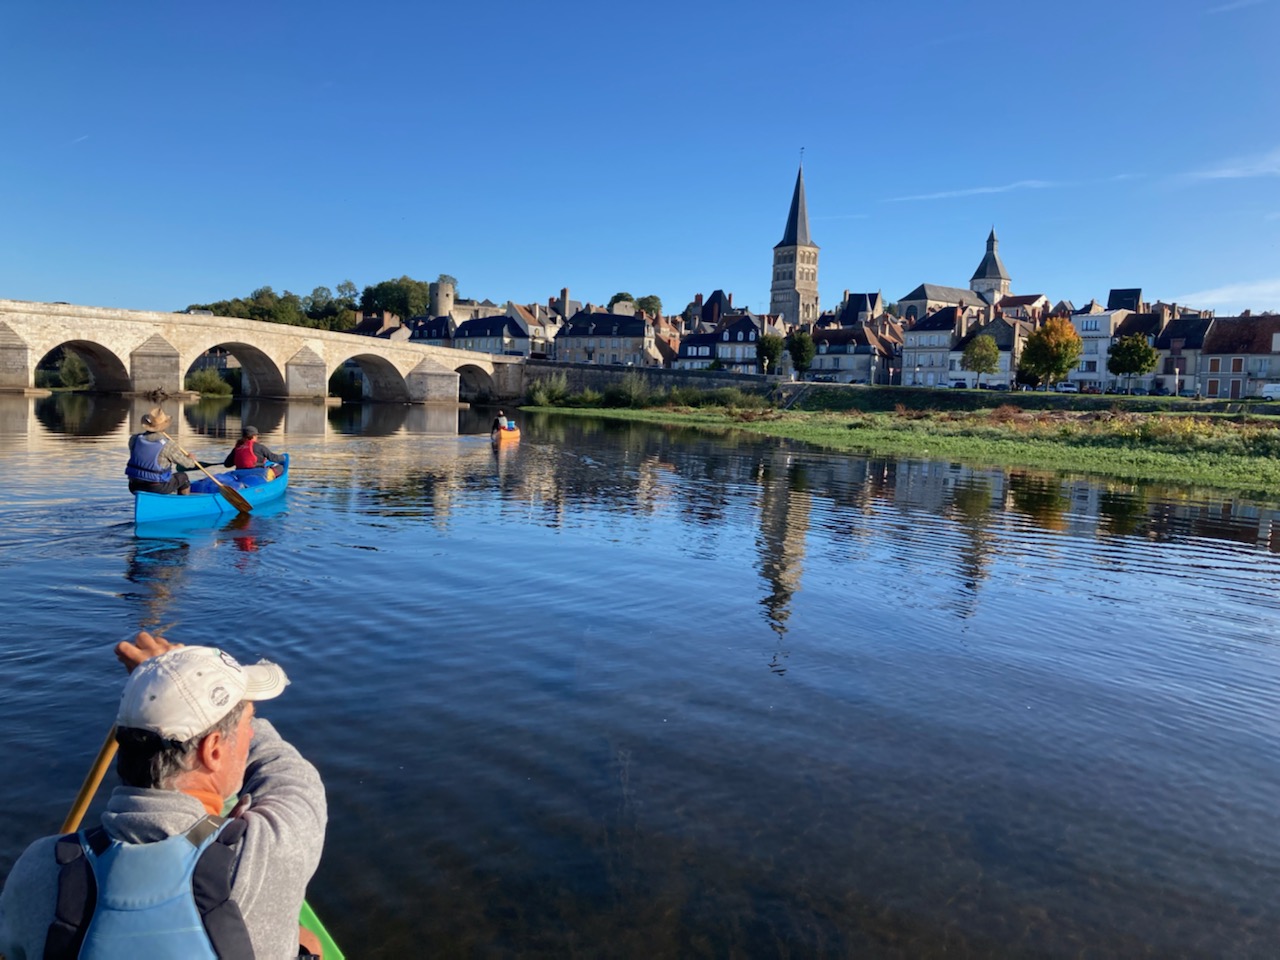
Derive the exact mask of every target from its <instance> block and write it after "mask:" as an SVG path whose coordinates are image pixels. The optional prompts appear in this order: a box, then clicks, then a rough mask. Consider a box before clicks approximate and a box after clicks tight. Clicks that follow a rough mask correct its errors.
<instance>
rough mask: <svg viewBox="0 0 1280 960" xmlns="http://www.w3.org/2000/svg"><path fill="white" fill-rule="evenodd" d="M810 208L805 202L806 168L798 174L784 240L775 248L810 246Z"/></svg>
mask: <svg viewBox="0 0 1280 960" xmlns="http://www.w3.org/2000/svg"><path fill="white" fill-rule="evenodd" d="M810 242H811V241H810V240H809V208H808V207H806V206H805V202H804V167H803V166H801V167H800V172H799V173H797V174H796V189H795V192H794V193H792V194H791V212H790V213H788V214H787V228H786V229H785V230H783V231H782V240H781V241H780V242H779V243H778V244H777V245H776V246H775V247H774V249H777V247H797V246H809V245H810Z"/></svg>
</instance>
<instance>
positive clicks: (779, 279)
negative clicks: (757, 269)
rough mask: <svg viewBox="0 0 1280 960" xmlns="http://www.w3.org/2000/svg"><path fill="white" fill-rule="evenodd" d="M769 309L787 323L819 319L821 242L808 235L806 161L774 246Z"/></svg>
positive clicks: (798, 175)
mask: <svg viewBox="0 0 1280 960" xmlns="http://www.w3.org/2000/svg"><path fill="white" fill-rule="evenodd" d="M769 312H770V313H773V314H781V316H782V319H783V322H784V323H786V324H798V323H813V322H814V321H815V320H817V319H818V245H817V244H816V243H814V242H813V240H812V239H811V238H810V236H809V209H808V207H807V205H806V204H805V198H804V166H803V164H802V165H801V167H800V170H799V172H797V173H796V188H795V190H794V191H793V192H792V194H791V210H790V211H789V212H788V213H787V226H786V229H784V230H783V231H782V240H781V241H780V242H779V243H777V244H775V245H774V248H773V284H772V286H771V287H770V290H769Z"/></svg>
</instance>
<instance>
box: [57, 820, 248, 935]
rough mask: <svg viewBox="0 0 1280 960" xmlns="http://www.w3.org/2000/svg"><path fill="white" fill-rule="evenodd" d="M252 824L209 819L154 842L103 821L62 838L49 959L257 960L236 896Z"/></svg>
mask: <svg viewBox="0 0 1280 960" xmlns="http://www.w3.org/2000/svg"><path fill="white" fill-rule="evenodd" d="M244 828H245V823H244V821H243V820H228V819H226V818H223V817H205V818H204V819H202V820H200V821H199V822H198V823H196V825H195V826H194V827H192V828H191V829H190V830H188V831H187V832H186V833H182V834H177V835H175V836H172V837H168V838H166V839H164V840H157V841H156V842H154V843H124V842H122V841H120V840H113V839H111V837H110V836H108V834H107V832H106V831H105V830H104V829H103V828H102V827H95V828H93V829H92V830H82V831H80V832H79V833H72V834H68V835H67V836H65V837H61V838H60V839H59V840H58V842H57V844H56V845H55V847H54V851H55V855H56V857H57V860H58V863H59V864H61V865H62V870H61V872H60V873H59V876H58V906H57V912H56V917H55V919H54V922H53V923H52V924H50V925H49V932H48V934H47V935H46V938H45V948H44V958H45V960H73V958H82V960H141V958H146V960H217V958H223V960H242V958H243V960H252V958H253V944H252V943H251V941H250V940H249V931H248V928H247V927H245V924H244V917H243V916H242V915H241V913H240V907H239V905H238V904H236V903H235V902H233V901H232V900H231V899H230V897H231V874H232V870H233V869H234V867H235V862H236V851H235V849H234V845H235V844H236V843H238V842H239V840H240V838H241V837H242V836H243V835H244Z"/></svg>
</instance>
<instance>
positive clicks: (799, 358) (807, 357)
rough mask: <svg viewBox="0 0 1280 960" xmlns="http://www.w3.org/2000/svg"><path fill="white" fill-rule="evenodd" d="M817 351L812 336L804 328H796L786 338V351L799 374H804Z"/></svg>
mask: <svg viewBox="0 0 1280 960" xmlns="http://www.w3.org/2000/svg"><path fill="white" fill-rule="evenodd" d="M817 352H818V348H817V347H816V346H815V345H814V343H813V337H811V336H810V335H809V333H808V332H807V331H805V330H797V331H796V332H795V333H793V334H792V335H791V336H790V337H788V338H787V353H789V354H791V364H792V366H794V367H795V368H796V373H797V374H798V375H799V376H802V377H803V376H804V375H805V373H806V372H807V371H808V369H809V365H810V364H811V363H813V357H814V354H816V353H817Z"/></svg>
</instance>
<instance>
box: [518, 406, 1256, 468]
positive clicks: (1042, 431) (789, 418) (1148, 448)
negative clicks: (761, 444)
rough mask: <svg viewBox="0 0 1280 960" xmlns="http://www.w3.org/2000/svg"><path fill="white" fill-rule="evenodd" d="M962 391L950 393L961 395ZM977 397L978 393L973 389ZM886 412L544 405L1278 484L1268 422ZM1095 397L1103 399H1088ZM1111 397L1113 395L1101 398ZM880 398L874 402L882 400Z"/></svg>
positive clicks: (1009, 462) (1116, 412)
mask: <svg viewBox="0 0 1280 960" xmlns="http://www.w3.org/2000/svg"><path fill="white" fill-rule="evenodd" d="M961 392H963V391H956V393H961ZM974 392H975V393H976V392H977V391H974ZM861 393H863V394H864V395H874V394H877V393H878V394H881V395H887V396H888V397H889V398H893V397H895V396H896V397H897V400H898V402H897V404H896V408H895V409H893V410H891V411H884V410H876V411H873V412H866V411H864V410H860V409H854V410H847V409H846V410H818V411H789V410H788V411H778V410H775V409H756V408H738V407H697V408H693V407H674V406H673V407H662V408H647V409H575V410H566V409H564V408H560V407H556V408H535V409H546V410H547V411H548V412H556V413H563V414H569V415H579V416H594V417H608V418H611V419H621V420H629V421H637V422H644V423H655V424H664V425H678V426H690V427H697V428H700V429H704V430H714V431H728V430H741V431H745V432H747V433H754V434H758V435H761V436H769V437H782V438H786V439H790V440H798V441H801V442H804V443H810V444H813V445H815V446H818V447H823V448H826V449H829V450H841V451H848V452H854V453H870V454H891V455H896V456H910V457H931V458H937V459H948V460H956V461H961V462H967V463H970V464H974V465H981V466H1023V467H1034V468H1041V469H1049V470H1058V471H1067V472H1074V473H1085V474H1096V475H1100V476H1109V477H1115V478H1117V479H1123V480H1129V481H1161V482H1171V483H1182V484H1192V485H1196V486H1205V487H1216V488H1221V489H1228V490H1237V491H1249V492H1254V493H1259V492H1264V493H1273V492H1275V491H1277V490H1280V425H1278V424H1277V422H1276V421H1275V420H1274V419H1273V418H1271V417H1266V418H1260V417H1249V416H1244V415H1235V416H1223V415H1216V416H1214V415H1205V414H1202V413H1198V412H1196V408H1195V407H1187V408H1186V410H1185V412H1182V411H1180V410H1179V405H1178V404H1177V401H1176V400H1174V401H1172V403H1173V406H1172V407H1171V408H1169V409H1170V412H1167V413H1145V412H1135V411H1134V410H1133V409H1121V406H1122V405H1117V404H1114V403H1112V404H1107V403H1105V402H1102V403H1096V404H1089V405H1088V406H1091V407H1093V409H1079V408H1078V405H1075V404H1064V403H1060V402H1058V401H1061V400H1064V399H1070V398H1059V397H1050V398H1049V400H1050V403H1049V404H1045V406H1046V407H1051V408H1052V409H1024V408H1023V406H1022V405H1013V404H1002V405H1000V406H997V407H994V408H984V409H972V410H965V409H954V408H953V409H947V410H913V409H910V408H909V407H907V406H906V405H905V404H904V403H903V402H902V401H903V400H904V399H905V398H904V395H903V394H902V393H900V392H897V391H861ZM1091 399H1097V400H1102V399H1103V398H1091ZM1106 399H1111V398H1106ZM884 402H885V401H884V400H883V399H881V398H877V399H876V403H877V404H883V403H884Z"/></svg>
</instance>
